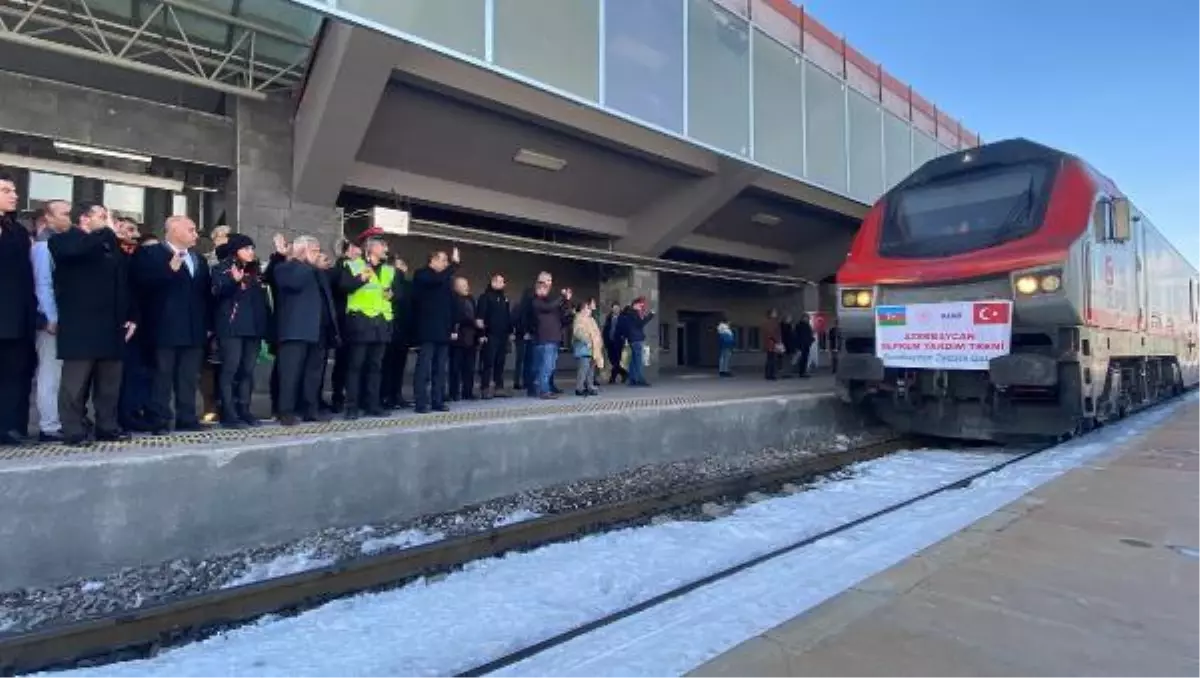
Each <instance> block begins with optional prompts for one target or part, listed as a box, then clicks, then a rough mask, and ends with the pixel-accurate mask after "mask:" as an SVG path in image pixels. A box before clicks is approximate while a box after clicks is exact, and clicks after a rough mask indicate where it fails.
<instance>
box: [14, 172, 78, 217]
mask: <svg viewBox="0 0 1200 678" xmlns="http://www.w3.org/2000/svg"><path fill="white" fill-rule="evenodd" d="M74 193H75V178H74V177H69V176H66V175H63V174H48V173H46V172H30V173H29V195H28V196H27V197H26V200H25V205H26V209H31V210H35V209H37V208H39V207H41V206H42V205H44V204H46V203H47V202H50V201H51V200H66V201H67V202H71V201H72V200H73V196H74Z"/></svg>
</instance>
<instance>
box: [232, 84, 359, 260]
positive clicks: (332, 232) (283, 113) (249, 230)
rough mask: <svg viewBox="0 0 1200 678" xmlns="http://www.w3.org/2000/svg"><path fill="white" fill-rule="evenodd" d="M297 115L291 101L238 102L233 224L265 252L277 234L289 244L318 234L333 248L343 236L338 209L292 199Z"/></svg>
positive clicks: (319, 237)
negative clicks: (294, 128) (293, 148)
mask: <svg viewBox="0 0 1200 678" xmlns="http://www.w3.org/2000/svg"><path fill="white" fill-rule="evenodd" d="M294 112H295V111H294V106H293V103H292V101H291V100H290V99H271V100H268V101H265V102H261V101H250V100H247V99H239V100H238V101H237V104H236V106H235V113H234V117H235V121H236V123H237V166H236V168H235V170H234V177H233V180H232V181H231V182H230V185H229V187H228V196H227V200H228V201H229V204H231V205H233V206H234V207H235V208H234V209H233V210H231V211H230V212H228V214H229V215H230V218H229V222H230V225H231V226H233V227H235V228H236V230H237V231H238V232H239V233H244V234H246V235H248V236H250V237H251V238H253V239H254V240H255V242H256V243H258V245H259V247H260V248H265V247H268V246H269V243H270V241H271V237H272V236H273V235H274V234H275V233H282V234H284V235H285V236H286V237H287V238H288V239H289V240H291V239H293V238H295V237H296V236H298V235H312V236H315V237H317V238H318V239H319V240H320V241H321V244H322V246H324V247H326V248H332V247H333V246H334V244H335V242H336V241H337V240H338V239H339V238H340V237H341V234H342V227H341V221H340V218H339V216H338V212H337V210H335V209H334V208H333V206H332V205H330V206H322V205H311V204H308V203H304V202H300V201H296V200H293V199H292V122H293V120H292V118H293V115H294Z"/></svg>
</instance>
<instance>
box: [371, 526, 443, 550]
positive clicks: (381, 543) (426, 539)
mask: <svg viewBox="0 0 1200 678" xmlns="http://www.w3.org/2000/svg"><path fill="white" fill-rule="evenodd" d="M445 538H446V535H444V534H442V533H441V532H434V533H433V534H430V533H428V532H425V531H424V530H404V531H403V532H397V533H396V534H393V535H391V536H388V537H372V538H371V539H368V540H366V541H364V542H363V543H362V553H363V555H364V556H369V555H374V554H376V553H379V552H380V551H387V550H389V549H397V548H406V549H408V548H413V547H414V546H421V545H422V544H430V543H433V542H435V541H441V540H443V539H445Z"/></svg>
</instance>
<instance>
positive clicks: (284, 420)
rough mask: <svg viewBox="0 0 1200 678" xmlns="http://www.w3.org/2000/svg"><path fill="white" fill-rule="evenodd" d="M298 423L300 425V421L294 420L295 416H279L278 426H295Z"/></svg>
mask: <svg viewBox="0 0 1200 678" xmlns="http://www.w3.org/2000/svg"><path fill="white" fill-rule="evenodd" d="M299 423H300V420H298V419H296V415H294V414H281V415H279V425H280V426H295V425H296V424H299Z"/></svg>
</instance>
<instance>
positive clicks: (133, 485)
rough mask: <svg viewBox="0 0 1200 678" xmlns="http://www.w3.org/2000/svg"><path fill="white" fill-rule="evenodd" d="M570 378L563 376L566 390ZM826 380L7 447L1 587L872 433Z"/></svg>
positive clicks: (674, 383) (0, 521)
mask: <svg viewBox="0 0 1200 678" xmlns="http://www.w3.org/2000/svg"><path fill="white" fill-rule="evenodd" d="M564 383H565V382H564ZM862 423H863V422H862V421H861V420H860V419H859V418H858V416H857V415H856V414H855V413H854V412H852V411H850V410H848V409H847V408H845V407H844V406H842V405H841V404H840V403H839V402H838V401H837V400H836V398H834V397H833V395H832V381H831V378H830V377H828V376H823V377H822V376H816V377H813V378H811V379H787V380H780V381H771V382H768V381H765V380H762V379H761V378H760V379H753V378H750V377H743V378H734V379H719V378H717V377H716V376H715V375H708V374H684V375H676V376H672V377H665V376H664V377H663V378H662V379H660V381H659V382H658V383H656V384H655V385H654V386H653V387H651V388H630V387H625V386H619V385H617V386H610V387H608V388H605V389H604V390H603V393H602V395H601V396H599V397H589V398H579V397H576V396H574V395H564V396H563V397H562V398H560V399H558V400H552V401H542V400H534V399H530V398H525V397H517V398H509V399H495V400H490V401H472V402H465V403H453V404H452V410H451V411H450V412H447V413H433V414H424V415H418V414H415V413H413V412H412V411H411V410H403V411H400V412H397V413H396V414H395V415H394V416H391V417H388V418H367V419H359V420H356V421H344V420H342V419H340V418H335V419H334V420H332V421H328V422H314V423H309V424H302V425H299V426H295V427H291V428H284V427H281V426H278V425H276V424H265V425H263V426H260V427H257V428H254V429H250V430H244V431H243V430H224V429H219V428H214V429H211V430H207V431H203V432H197V433H184V434H177V435H167V436H140V437H137V438H135V439H134V440H133V441H130V442H127V443H118V444H102V445H96V446H93V447H90V448H75V447H67V446H61V445H30V446H25V447H16V448H5V449H0V497H3V498H4V509H3V510H2V511H0V544H5V545H18V546H19V548H2V549H0V590H10V589H15V588H21V587H26V586H43V585H49V584H54V583H58V582H62V581H67V580H71V579H76V578H81V577H88V576H96V575H101V574H106V573H110V572H112V571H114V570H116V569H119V568H122V567H127V566H137V565H142V564H146V563H156V562H163V561H167V560H170V559H172V558H182V557H204V556H208V555H212V554H220V553H226V552H230V551H234V550H237V549H241V548H250V547H257V546H263V545H268V544H275V543H282V542H286V541H289V540H291V539H297V538H301V537H304V536H306V535H308V534H311V533H313V532H316V531H319V530H321V529H325V528H329V527H354V526H358V525H364V524H370V523H375V522H381V521H397V520H406V519H409V518H415V517H419V516H422V515H429V514H434V513H441V512H445V511H452V510H457V509H459V508H462V507H465V506H469V505H472V504H475V503H479V502H482V501H487V500H489V499H495V498H498V497H504V496H508V495H512V494H516V493H518V492H522V491H528V490H535V489H540V488H543V487H548V486H553V485H558V484H561V483H567V482H572V481H576V480H583V479H587V478H598V477H605V476H608V475H612V474H614V473H619V472H621V471H624V470H628V469H631V468H636V467H639V466H644V465H647V464H656V463H666V462H672V461H678V460H682V459H689V458H701V457H708V456H714V455H719V454H730V453H736V452H742V451H758V450H761V449H764V448H771V447H785V446H788V447H791V446H800V445H803V444H804V443H805V442H806V441H809V440H811V439H813V438H820V439H822V440H828V439H829V438H830V437H831V436H833V435H835V434H837V433H841V432H846V433H857V432H859V431H861V430H862Z"/></svg>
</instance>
